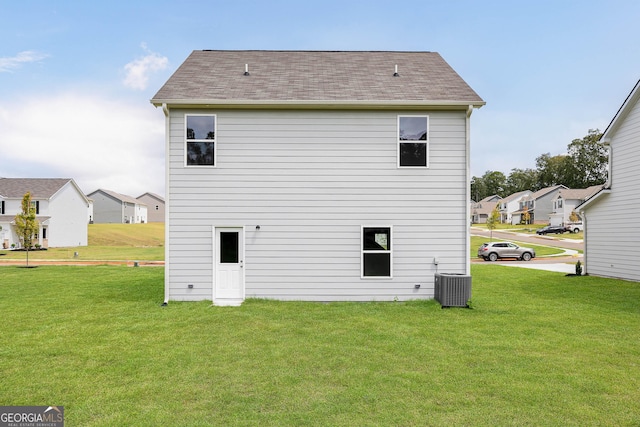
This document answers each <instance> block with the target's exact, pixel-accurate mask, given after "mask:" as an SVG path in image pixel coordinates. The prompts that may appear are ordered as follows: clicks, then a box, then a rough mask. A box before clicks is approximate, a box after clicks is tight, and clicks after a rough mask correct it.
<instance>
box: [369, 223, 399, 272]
mask: <svg viewBox="0 0 640 427" xmlns="http://www.w3.org/2000/svg"><path fill="white" fill-rule="evenodd" d="M391 255H392V253H391V227H364V226H363V227H362V277H391V272H392V257H391Z"/></svg>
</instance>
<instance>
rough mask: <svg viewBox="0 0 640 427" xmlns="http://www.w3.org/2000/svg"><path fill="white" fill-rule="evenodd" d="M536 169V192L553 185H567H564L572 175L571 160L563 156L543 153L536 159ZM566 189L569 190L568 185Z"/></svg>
mask: <svg viewBox="0 0 640 427" xmlns="http://www.w3.org/2000/svg"><path fill="white" fill-rule="evenodd" d="M536 168H537V170H538V188H537V189H538V190H539V189H541V188H545V187H551V186H553V185H559V184H564V185H567V184H565V183H566V182H570V181H571V176H572V174H573V160H572V159H571V157H570V156H567V155H564V154H560V155H557V156H551V154H550V153H545V154H541V155H540V156H538V158H537V159H536ZM567 187H569V188H571V186H570V185H567Z"/></svg>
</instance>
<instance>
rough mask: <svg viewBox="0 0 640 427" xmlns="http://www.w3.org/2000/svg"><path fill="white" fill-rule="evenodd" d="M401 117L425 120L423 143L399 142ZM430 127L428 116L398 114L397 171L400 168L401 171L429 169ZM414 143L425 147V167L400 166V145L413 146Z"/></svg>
mask: <svg viewBox="0 0 640 427" xmlns="http://www.w3.org/2000/svg"><path fill="white" fill-rule="evenodd" d="M403 117H424V118H426V119H427V139H426V140H425V141H421V140H420V141H404V140H400V119H401V118H403ZM430 125H431V119H430V117H429V115H428V114H398V117H397V119H396V127H397V129H396V151H397V154H396V156H397V167H398V169H400V168H402V169H429V161H430V159H431V156H430V153H429V148H430V147H429V145H430V144H429V142H430V139H431V138H430V135H429V134H430V130H429V127H430ZM414 143H418V144H424V145H425V147H426V156H427V159H426V162H425V166H402V165H400V144H414Z"/></svg>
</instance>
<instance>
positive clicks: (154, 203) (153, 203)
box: [136, 192, 165, 222]
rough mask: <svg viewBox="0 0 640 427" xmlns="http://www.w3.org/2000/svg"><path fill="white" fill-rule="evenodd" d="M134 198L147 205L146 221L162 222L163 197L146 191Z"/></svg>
mask: <svg viewBox="0 0 640 427" xmlns="http://www.w3.org/2000/svg"><path fill="white" fill-rule="evenodd" d="M136 200H138V201H139V202H140V203H141V204H143V205H145V206H146V207H147V221H148V222H164V212H165V210H164V197H162V196H158V195H157V194H155V193H149V192H146V193H144V194H141V195H139V196H138V197H136Z"/></svg>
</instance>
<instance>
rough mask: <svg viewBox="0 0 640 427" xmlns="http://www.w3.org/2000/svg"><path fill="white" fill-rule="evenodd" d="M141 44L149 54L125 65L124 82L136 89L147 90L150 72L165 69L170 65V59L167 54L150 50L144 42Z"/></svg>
mask: <svg viewBox="0 0 640 427" xmlns="http://www.w3.org/2000/svg"><path fill="white" fill-rule="evenodd" d="M141 46H142V48H143V49H144V50H145V51H147V55H145V56H143V57H142V58H138V59H136V60H133V61H131V62H129V63H128V64H127V65H125V66H124V71H125V78H124V81H123V83H124V85H125V86H126V87H129V88H131V89H136V90H145V89H146V88H147V85H148V84H149V74H151V73H153V72H156V71H161V70H164V69H165V68H167V66H168V65H169V59H168V58H167V57H166V56H161V55H159V54H157V53H155V52H151V51H149V49H147V46H146V44H144V43H142V45H141Z"/></svg>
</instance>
